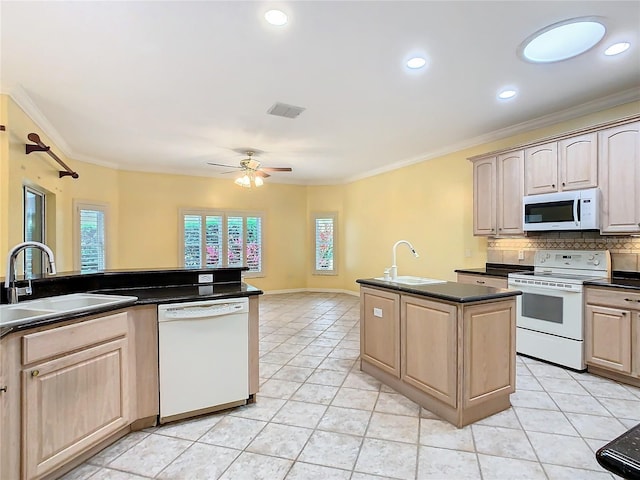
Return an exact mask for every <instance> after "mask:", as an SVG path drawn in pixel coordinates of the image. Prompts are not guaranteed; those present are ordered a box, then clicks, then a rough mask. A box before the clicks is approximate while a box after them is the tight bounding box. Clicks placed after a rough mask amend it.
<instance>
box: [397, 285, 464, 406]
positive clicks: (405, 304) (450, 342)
mask: <svg viewBox="0 0 640 480" xmlns="http://www.w3.org/2000/svg"><path fill="white" fill-rule="evenodd" d="M456 313H457V312H456V307H455V306H454V305H449V304H446V303H440V302H434V301H431V300H426V299H421V298H416V297H410V296H403V297H402V313H401V315H400V318H401V319H402V320H401V331H402V341H401V345H402V357H401V358H402V369H401V370H402V380H403V381H405V382H406V383H408V384H409V385H412V386H414V387H416V388H418V389H420V390H422V391H423V392H425V393H428V394H429V395H432V396H433V397H434V398H437V399H438V400H440V401H442V402H444V403H446V404H447V405H451V406H452V407H453V408H456V407H457V397H456V393H457V382H458V375H457V362H456V359H457V353H458V342H457V338H458V336H457V333H458V332H457V323H456Z"/></svg>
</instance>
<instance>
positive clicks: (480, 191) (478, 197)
mask: <svg viewBox="0 0 640 480" xmlns="http://www.w3.org/2000/svg"><path fill="white" fill-rule="evenodd" d="M473 234H474V235H495V234H496V157H489V158H486V159H482V160H478V161H476V162H474V164H473Z"/></svg>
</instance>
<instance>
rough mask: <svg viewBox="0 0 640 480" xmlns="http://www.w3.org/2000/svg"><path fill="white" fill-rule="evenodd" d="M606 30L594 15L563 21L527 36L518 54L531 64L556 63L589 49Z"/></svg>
mask: <svg viewBox="0 0 640 480" xmlns="http://www.w3.org/2000/svg"><path fill="white" fill-rule="evenodd" d="M605 32H606V28H605V26H604V25H603V24H602V23H600V21H599V20H598V19H597V18H595V17H583V18H573V19H570V20H565V21H563V22H558V23H554V24H553V25H549V26H548V27H545V28H543V29H542V30H538V31H537V32H536V33H534V34H533V35H531V36H529V37H528V38H527V39H526V40H525V41H524V42H522V44H520V46H519V47H518V54H519V55H520V56H521V57H522V58H523V59H524V60H526V61H528V62H533V63H551V62H559V61H561V60H566V59H568V58H572V57H575V56H578V55H580V54H581V53H584V52H586V51H587V50H589V49H591V48H592V47H594V46H595V45H596V44H597V43H598V42H599V41H600V40H602V37H604V34H605Z"/></svg>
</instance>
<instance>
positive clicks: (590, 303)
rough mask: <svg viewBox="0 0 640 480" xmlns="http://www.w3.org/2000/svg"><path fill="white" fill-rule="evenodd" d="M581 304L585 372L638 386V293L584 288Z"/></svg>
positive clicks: (639, 350) (639, 329)
mask: <svg viewBox="0 0 640 480" xmlns="http://www.w3.org/2000/svg"><path fill="white" fill-rule="evenodd" d="M585 302H586V304H585V324H586V325H585V327H586V335H585V360H586V363H587V368H588V370H589V371H590V372H593V373H596V374H599V375H604V376H608V377H611V378H614V379H615V380H619V381H623V382H626V383H631V384H633V385H637V386H640V292H634V291H629V290H625V289H612V288H594V287H588V288H587V289H586V290H585Z"/></svg>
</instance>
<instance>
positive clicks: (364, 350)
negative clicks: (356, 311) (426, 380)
mask: <svg viewBox="0 0 640 480" xmlns="http://www.w3.org/2000/svg"><path fill="white" fill-rule="evenodd" d="M360 318H361V320H362V322H361V325H360V356H361V358H362V360H365V361H367V362H369V363H371V364H372V365H374V366H376V367H378V368H380V369H381V370H384V371H385V372H387V373H389V374H391V375H393V376H395V377H398V378H400V295H399V294H396V293H391V292H386V291H383V290H376V289H372V288H366V287H362V288H361V291H360Z"/></svg>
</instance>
